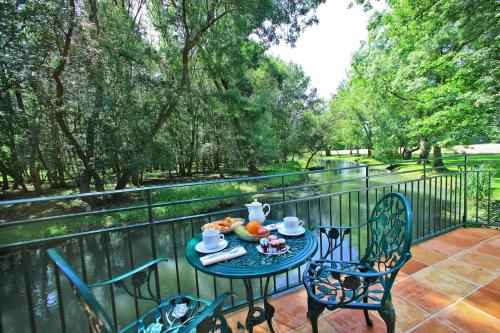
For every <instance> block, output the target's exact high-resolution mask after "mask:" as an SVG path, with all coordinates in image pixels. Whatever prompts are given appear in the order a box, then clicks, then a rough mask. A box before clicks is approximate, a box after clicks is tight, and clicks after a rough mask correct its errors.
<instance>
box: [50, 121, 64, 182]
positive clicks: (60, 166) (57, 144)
mask: <svg viewBox="0 0 500 333" xmlns="http://www.w3.org/2000/svg"><path fill="white" fill-rule="evenodd" d="M51 118H53V117H51ZM56 124H57V123H56V120H55V119H54V123H53V124H50V135H51V137H52V142H51V144H52V154H51V159H52V160H53V161H54V166H55V168H56V173H55V175H54V178H55V179H56V181H55V186H57V187H66V186H67V185H66V179H65V178H64V163H63V161H62V156H63V152H62V149H61V146H62V142H61V138H60V137H59V131H58V129H57V125H56Z"/></svg>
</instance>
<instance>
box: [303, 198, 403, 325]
mask: <svg viewBox="0 0 500 333" xmlns="http://www.w3.org/2000/svg"><path fill="white" fill-rule="evenodd" d="M366 225H367V224H362V225H358V226H352V227H337V226H320V227H319V229H320V237H323V235H325V236H326V237H327V239H328V249H327V251H326V253H325V254H324V255H323V256H322V257H321V258H320V259H318V260H315V261H311V262H310V263H309V264H308V266H307V269H306V270H305V271H304V277H303V282H304V286H305V287H306V290H307V295H308V302H307V304H308V313H307V316H308V318H309V320H310V321H311V325H312V328H313V332H315V333H316V332H318V318H319V315H320V314H321V313H322V312H323V311H324V309H325V308H326V309H328V310H330V311H332V310H335V309H337V308H348V309H362V310H364V314H365V320H366V323H367V325H369V326H373V323H372V321H371V319H370V317H369V314H368V310H377V311H378V312H379V314H380V315H381V317H382V319H383V320H384V322H385V323H386V326H387V332H389V333H392V332H394V328H395V323H396V314H395V312H394V308H393V306H392V301H391V288H392V285H393V283H394V281H395V279H396V275H397V273H398V271H399V270H400V269H401V267H402V266H403V265H404V264H405V263H406V262H407V261H408V260H409V259H410V258H411V253H410V247H411V240H412V231H413V217H412V211H411V207H410V205H409V203H408V200H407V199H406V198H405V196H404V195H402V194H401V193H389V194H387V195H385V196H384V197H383V198H382V199H380V200H379V202H377V204H376V206H375V208H374V209H373V211H372V214H371V217H370V219H369V221H368V228H367V240H368V244H367V248H366V251H365V253H364V255H363V256H362V257H361V259H360V260H359V261H346V260H342V259H343V258H340V260H333V252H334V251H335V250H336V249H337V248H339V247H340V246H342V242H343V241H344V238H345V237H346V236H348V235H349V234H350V233H351V232H352V229H354V228H361V227H363V226H366ZM329 257H330V258H329Z"/></svg>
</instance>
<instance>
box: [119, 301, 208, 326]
mask: <svg viewBox="0 0 500 333" xmlns="http://www.w3.org/2000/svg"><path fill="white" fill-rule="evenodd" d="M208 306H210V302H209V301H208V300H205V299H202V298H196V297H193V296H187V295H179V296H174V297H172V298H169V299H167V300H164V301H163V302H161V304H160V305H158V306H156V307H155V308H154V309H152V310H150V311H149V312H148V313H146V314H145V315H143V316H142V317H141V318H139V319H138V320H136V321H135V322H133V323H130V324H129V325H127V326H126V327H124V328H122V329H121V330H120V331H119V332H120V333H124V332H139V333H166V332H169V333H176V332H178V331H179V330H180V329H181V328H183V327H185V326H186V325H188V324H189V323H190V321H191V320H193V319H195V318H196V317H198V316H199V314H200V313H201V312H202V311H203V310H205V309H206V308H207V307H208ZM204 326H210V327H205V328H206V329H203V327H204ZM212 326H213V320H212V319H210V318H207V322H206V323H204V324H203V323H202V324H200V325H199V326H198V328H197V329H196V331H197V332H204V331H207V332H208V331H210V329H211V328H212Z"/></svg>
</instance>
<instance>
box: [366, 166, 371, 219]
mask: <svg viewBox="0 0 500 333" xmlns="http://www.w3.org/2000/svg"><path fill="white" fill-rule="evenodd" d="M368 177H369V174H368V164H367V165H366V166H365V188H366V223H368V221H369V220H370V193H369V192H370V191H369V190H368V187H369V186H370V184H369V178H368Z"/></svg>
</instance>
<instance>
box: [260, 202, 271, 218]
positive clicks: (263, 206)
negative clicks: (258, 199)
mask: <svg viewBox="0 0 500 333" xmlns="http://www.w3.org/2000/svg"><path fill="white" fill-rule="evenodd" d="M266 207H267V213H265V214H264V216H266V217H267V215H269V213H270V212H271V206H269V204H264V205H262V211H264V208H266Z"/></svg>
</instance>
